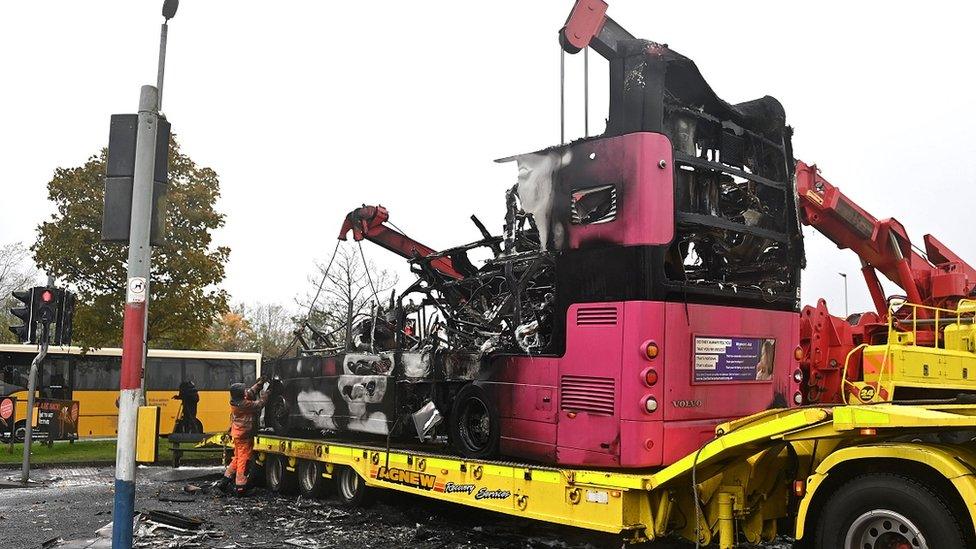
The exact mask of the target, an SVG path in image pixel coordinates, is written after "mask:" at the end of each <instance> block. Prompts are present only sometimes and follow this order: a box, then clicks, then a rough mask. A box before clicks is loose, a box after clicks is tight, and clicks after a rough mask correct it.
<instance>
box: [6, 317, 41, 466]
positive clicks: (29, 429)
mask: <svg viewBox="0 0 976 549" xmlns="http://www.w3.org/2000/svg"><path fill="white" fill-rule="evenodd" d="M43 326H44V327H43V328H42V330H41V351H40V352H39V353H37V356H35V357H34V360H32V361H31V367H30V373H29V374H28V377H27V418H26V419H25V421H24V426H25V428H26V430H25V431H24V461H23V462H21V466H20V482H21V483H23V484H27V481H28V480H29V479H30V451H31V437H32V436H33V432H34V425H33V424H34V393H35V392H36V391H37V369H38V368H39V367H40V365H41V362H43V361H44V357H45V356H47V342H48V335H49V332H50V324H48V323H46V322H45V323H44V324H43ZM11 438H13V437H11Z"/></svg>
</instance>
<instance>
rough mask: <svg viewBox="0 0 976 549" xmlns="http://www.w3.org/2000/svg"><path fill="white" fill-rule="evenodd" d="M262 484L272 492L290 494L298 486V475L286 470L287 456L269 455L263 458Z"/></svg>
mask: <svg viewBox="0 0 976 549" xmlns="http://www.w3.org/2000/svg"><path fill="white" fill-rule="evenodd" d="M264 484H265V486H267V487H268V489H269V490H271V491H272V492H276V493H278V494H284V495H290V494H294V493H295V489H296V488H297V487H298V475H296V474H295V473H292V472H290V471H289V470H288V458H286V457H284V456H275V455H269V456H268V458H267V459H266V460H264Z"/></svg>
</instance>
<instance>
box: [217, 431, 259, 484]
mask: <svg viewBox="0 0 976 549" xmlns="http://www.w3.org/2000/svg"><path fill="white" fill-rule="evenodd" d="M253 452H254V439H253V438H251V437H241V438H235V439H234V459H232V460H231V461H230V465H228V466H227V470H226V471H224V476H225V477H227V478H234V475H235V473H236V475H237V477H236V479H235V481H234V484H236V485H237V486H240V487H243V486H245V485H246V484H247V462H248V461H250V460H251V454H252V453H253Z"/></svg>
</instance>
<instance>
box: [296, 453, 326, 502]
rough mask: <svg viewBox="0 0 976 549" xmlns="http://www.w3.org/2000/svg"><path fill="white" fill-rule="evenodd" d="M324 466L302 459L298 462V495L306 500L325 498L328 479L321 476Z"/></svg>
mask: <svg viewBox="0 0 976 549" xmlns="http://www.w3.org/2000/svg"><path fill="white" fill-rule="evenodd" d="M323 473H325V464H324V463H321V462H318V461H312V460H310V459H302V460H299V461H298V493H299V494H301V495H302V496H304V497H307V498H316V499H317V498H321V497H325V495H326V493H327V492H328V484H329V483H328V479H326V478H325V477H323V476H322V474H323Z"/></svg>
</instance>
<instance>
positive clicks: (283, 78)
mask: <svg viewBox="0 0 976 549" xmlns="http://www.w3.org/2000/svg"><path fill="white" fill-rule="evenodd" d="M161 3H162V2H161V1H146V0H140V1H139V2H133V1H132V0H111V1H110V0H102V1H99V2H92V1H89V2H78V1H75V0H71V1H68V0H65V1H46V0H32V1H30V2H16V3H7V4H5V5H4V12H3V15H2V16H0V51H2V52H3V53H2V56H0V75H2V78H3V80H2V84H0V86H2V87H0V99H2V100H0V123H2V131H0V155H2V156H0V160H2V162H0V191H2V194H0V196H2V197H3V199H2V201H0V203H2V204H3V208H2V215H0V243H5V242H10V241H23V242H25V243H28V244H29V243H31V242H33V240H34V238H35V227H36V226H37V225H38V224H39V223H40V222H42V221H43V220H44V219H45V218H46V217H47V216H49V215H50V213H51V211H52V209H51V207H50V205H49V204H48V203H47V201H46V192H45V185H46V183H47V182H48V180H49V179H50V178H51V175H52V173H53V171H54V169H55V168H56V167H58V166H75V165H79V164H81V163H83V162H84V161H85V159H86V158H88V157H89V156H90V155H92V154H94V153H96V152H97V151H98V150H99V149H100V148H101V147H103V146H105V144H106V142H107V140H108V127H109V116H110V115H111V114H112V113H124V112H134V111H135V110H136V107H137V105H138V96H139V87H140V85H142V84H150V83H155V75H156V51H157V47H158V31H159V23H160V22H161V17H159V7H160V5H161ZM571 6H572V2H571V1H570V0H565V1H564V0H558V1H557V0H546V1H542V0H536V1H532V2H527V1H525V0H521V1H516V0H506V1H503V0H492V1H490V2H489V1H482V2H472V1H466V2H458V1H456V0H455V1H434V0H428V1H426V2H420V3H418V2H394V1H390V2H373V1H366V0H360V1H357V2H347V3H338V2H335V3H333V2H288V1H284V0H279V1H277V2H247V1H240V0H236V1H231V0H183V2H182V3H181V6H180V11H179V14H178V15H177V17H176V19H174V20H173V21H172V22H171V25H170V33H169V38H170V43H169V57H168V64H167V71H166V76H167V78H166V87H165V92H164V105H163V110H164V111H165V112H166V114H167V116H168V118H169V120H170V121H171V122H172V124H173V129H174V131H175V132H177V133H178V134H179V137H180V141H181V143H182V147H183V151H184V152H185V153H187V154H189V155H190V156H191V157H192V158H193V159H194V160H195V161H196V162H197V163H199V164H203V165H207V166H211V167H213V168H214V169H215V170H216V171H217V173H219V174H220V180H221V198H220V201H219V202H218V205H217V206H218V209H219V210H220V211H222V212H223V213H225V214H226V215H227V225H226V227H225V228H224V229H222V230H220V231H219V232H218V234H217V235H216V242H217V243H219V244H223V245H228V246H230V247H231V249H232V253H231V259H230V264H229V265H228V270H227V273H228V276H227V280H226V283H225V286H226V288H227V289H228V290H229V291H230V293H231V294H232V297H233V299H234V300H235V301H238V302H240V301H244V302H253V301H264V302H282V303H286V304H290V303H292V301H293V299H294V297H295V296H296V295H298V294H302V293H304V292H305V291H306V289H307V282H306V278H307V276H308V275H309V273H310V272H311V271H312V269H313V264H314V262H315V261H316V260H318V261H323V260H326V259H328V256H329V254H330V253H331V251H332V249H333V246H334V242H335V237H336V235H337V233H338V230H339V226H340V224H341V221H342V218H343V215H344V214H345V213H346V212H348V211H349V210H350V209H352V208H354V207H356V206H358V205H360V204H362V203H367V204H374V203H381V204H383V205H385V206H387V207H388V208H389V209H390V212H391V220H392V221H393V222H395V223H396V224H397V225H398V226H399V227H401V228H403V229H404V230H405V231H406V232H407V233H408V234H410V235H411V236H413V237H415V238H417V239H418V240H420V241H423V242H425V243H427V244H429V245H431V246H433V247H435V248H442V247H447V246H450V245H452V244H458V243H461V242H465V241H470V240H475V239H476V238H477V237H478V233H477V231H476V229H475V227H474V226H473V225H472V224H471V222H470V221H469V220H468V217H469V216H470V215H471V214H472V213H476V214H478V216H479V217H480V218H481V219H482V220H483V221H484V222H485V223H486V224H488V225H489V227H490V228H491V229H492V230H494V231H500V227H501V223H502V216H503V213H504V199H503V193H504V190H505V189H506V188H508V187H510V186H511V185H512V184H513V183H514V181H515V178H516V168H515V166H514V164H503V165H499V164H494V163H493V162H492V159H495V158H499V157H503V156H508V155H511V154H513V153H519V152H527V151H531V150H536V149H539V148H543V147H546V146H549V145H553V144H556V143H557V141H558V139H559V53H558V52H559V50H558V45H557V42H556V32H557V30H558V29H559V28H560V27H561V26H562V24H563V22H564V20H565V18H566V16H567V14H568V13H569V10H570V8H571ZM878 6H883V8H879V7H878ZM972 6H973V5H972V4H971V3H968V2H966V3H963V2H927V3H924V4H918V3H908V2H886V3H884V4H875V3H867V2H851V1H846V2H815V3H814V2H811V3H807V4H802V5H801V3H799V2H789V3H787V2H775V1H768V2H727V1H702V2H696V3H695V4H694V9H691V8H690V7H689V5H688V4H687V3H679V2H670V3H668V2H657V1H654V2H652V1H647V0H616V1H612V2H611V6H610V12H609V13H610V15H611V16H612V17H613V18H614V19H616V20H617V21H618V22H619V23H621V24H622V25H623V26H624V27H625V28H627V29H628V30H630V32H631V33H633V34H634V35H636V36H639V37H641V38H647V39H651V40H655V41H658V42H665V43H668V44H669V45H670V46H671V47H672V48H673V49H675V50H676V51H678V52H680V53H682V54H684V55H687V56H689V57H691V58H692V59H693V60H694V61H695V62H696V63H697V64H698V66H699V68H700V69H701V72H702V73H703V75H704V76H705V78H706V79H707V80H708V81H709V83H710V84H711V85H712V87H713V88H714V89H715V91H716V92H717V93H718V94H719V96H721V97H722V98H724V99H726V100H728V101H730V102H733V103H735V102H740V101H745V100H750V99H754V98H757V97H760V96H763V95H767V94H768V95H772V96H774V97H776V98H777V99H779V100H780V101H781V102H782V103H783V105H784V106H785V108H786V113H787V120H788V122H789V123H790V124H791V125H792V126H793V127H794V128H795V137H794V141H793V144H794V152H795V155H796V156H797V158H799V159H803V160H805V161H806V162H809V163H817V164H818V165H819V166H820V168H821V169H822V171H823V173H824V175H825V176H826V177H827V179H828V180H830V181H831V182H832V183H834V184H835V185H838V186H840V187H841V188H842V189H843V190H844V192H846V193H847V194H848V195H849V196H851V197H852V198H853V199H854V200H855V201H856V202H858V203H859V204H861V205H862V206H863V207H865V208H866V209H867V210H868V211H870V212H872V213H874V214H875V215H876V216H878V217H880V218H885V217H897V218H898V219H899V220H900V221H902V222H903V223H904V224H905V226H906V227H907V228H908V230H909V232H910V234H911V236H912V238H913V239H914V241H915V243H916V244H918V245H921V237H922V235H923V234H925V233H929V232H931V233H933V234H935V235H937V236H938V237H939V238H940V239H941V240H942V241H943V242H945V243H946V244H947V245H949V246H950V247H952V248H953V249H954V250H955V251H957V252H958V253H959V254H960V255H961V256H962V257H963V258H968V259H969V260H970V261H972V262H973V263H976V241H974V239H973V238H972V232H971V231H972V229H971V227H972V225H973V222H972V197H973V188H974V183H976V162H974V161H973V160H972V159H973V157H974V152H976V124H974V122H976V106H974V101H973V99H972V97H973V88H974V86H973V80H974V78H973V68H972V67H973V59H972V57H973V52H974V47H973V45H972V39H973V27H972V21H973V20H974V19H976V18H974V15H976V13H974V11H976V9H974V8H973V7H972ZM590 59H591V67H590V69H591V72H590V82H591V109H590V114H591V117H590V130H591V133H599V132H601V131H602V130H603V126H604V123H603V120H604V117H605V116H606V103H607V75H606V64H605V62H604V61H603V60H602V59H601V58H599V57H598V56H596V55H592V56H591V58H590ZM582 61H583V60H582V56H567V67H568V74H567V88H568V93H569V95H568V102H569V103H568V117H567V124H568V126H567V127H568V131H567V137H568V138H577V137H581V136H582V134H583V105H582V93H581V91H582ZM804 234H805V235H806V236H807V239H806V242H807V263H808V267H807V270H806V272H805V273H804V281H803V286H804V291H803V299H804V302H805V303H812V302H814V301H815V300H816V299H817V297H820V296H823V297H826V298H827V299H828V302H830V303H832V304H833V307H832V309H833V310H834V311H835V312H837V313H842V312H843V283H842V280H841V278H840V276H838V274H837V273H838V272H847V273H850V274H851V275H852V276H851V286H850V301H851V311H852V312H853V311H855V310H861V309H865V308H870V300H869V297H868V295H867V292H866V291H865V289H864V285H863V282H861V280H860V279H859V278H858V276H859V274H858V270H859V263H858V260H857V258H856V257H855V256H854V255H853V254H852V253H850V252H849V251H839V250H837V249H836V247H834V246H833V245H832V244H831V243H829V242H828V241H827V240H826V239H825V238H823V237H822V236H820V235H819V234H817V233H815V232H814V231H812V230H811V229H809V228H807V229H805V230H804ZM364 249H365V250H366V253H367V254H368V256H369V257H370V258H371V259H373V260H376V261H378V262H381V263H382V264H383V265H387V266H399V265H401V264H402V263H401V262H399V261H398V260H396V259H394V258H391V257H390V254H389V253H388V252H385V251H383V250H381V249H379V248H377V247H371V246H368V245H367V246H366V247H364ZM400 274H401V279H406V278H408V277H409V276H410V275H409V274H408V273H407V272H406V271H405V270H404V269H402V268H401V271H400Z"/></svg>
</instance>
